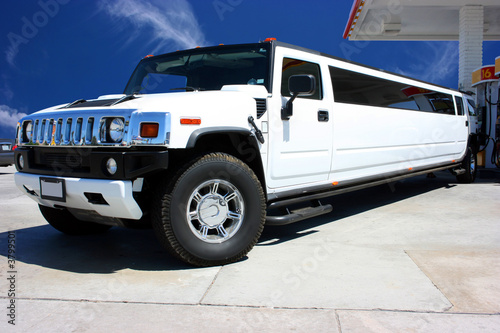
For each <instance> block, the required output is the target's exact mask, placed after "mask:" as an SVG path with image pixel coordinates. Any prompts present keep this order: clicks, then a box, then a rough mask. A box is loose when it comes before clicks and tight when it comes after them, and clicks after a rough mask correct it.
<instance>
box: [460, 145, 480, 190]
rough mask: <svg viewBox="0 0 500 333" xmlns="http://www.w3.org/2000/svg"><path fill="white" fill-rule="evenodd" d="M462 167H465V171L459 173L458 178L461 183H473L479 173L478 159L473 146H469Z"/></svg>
mask: <svg viewBox="0 0 500 333" xmlns="http://www.w3.org/2000/svg"><path fill="white" fill-rule="evenodd" d="M462 167H463V168H464V169H465V173H463V174H461V175H458V176H457V180H458V181H459V182H460V183H473V182H474V180H475V179H476V174H477V161H476V154H474V152H473V151H472V149H471V148H467V155H465V159H464V161H463V162H462Z"/></svg>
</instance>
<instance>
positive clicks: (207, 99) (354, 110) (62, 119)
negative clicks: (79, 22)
mask: <svg viewBox="0 0 500 333" xmlns="http://www.w3.org/2000/svg"><path fill="white" fill-rule="evenodd" d="M469 107H471V106H470V104H469V103H468V98H467V96H466V95H464V94H462V93H461V92H459V91H456V90H452V89H448V88H444V87H440V86H436V85H432V84H429V83H426V82H422V81H418V80H414V79H411V78H408V77H404V76H401V75H398V74H393V73H389V72H386V71H383V70H379V69H376V68H371V67H367V66H363V65H360V64H357V63H353V62H349V61H346V60H342V59H339V58H336V57H333V56H330V55H327V54H323V53H320V52H317V51H312V50H309V49H305V48H301V47H297V46H293V45H289V44H286V43H282V42H279V41H276V40H275V39H274V38H268V39H266V40H265V41H262V42H259V43H252V44H240V45H219V46H215V47H203V48H194V49H190V50H182V51H177V52H173V53H168V54H164V55H158V56H147V57H145V58H144V59H142V60H141V61H140V62H139V64H138V66H137V68H136V69H135V71H134V72H133V73H132V76H131V78H130V80H129V82H128V84H127V85H126V87H125V91H124V92H123V94H117V95H105V96H101V97H99V98H97V99H90V100H85V99H80V100H76V101H74V102H71V103H66V104H61V105H58V106H54V107H51V108H48V109H45V110H42V111H39V112H35V113H33V114H30V115H28V116H26V117H24V118H23V119H21V120H20V121H19V124H18V130H17V139H16V141H17V142H16V143H17V149H16V151H15V162H16V168H17V171H18V172H16V174H15V182H16V185H17V187H18V188H19V189H20V190H21V191H22V192H24V193H25V194H26V195H28V196H29V197H30V198H32V199H33V200H35V201H36V202H37V203H38V205H39V208H40V211H41V213H42V215H43V216H44V217H45V219H46V220H47V221H48V223H49V224H51V225H52V226H53V227H54V228H56V229H57V230H59V231H61V232H63V233H66V234H90V233H98V232H104V231H106V230H107V229H109V228H110V227H112V226H125V227H141V226H148V225H149V226H152V228H153V230H154V232H155V234H156V235H157V237H158V239H159V241H160V242H161V244H162V245H163V246H164V247H165V248H166V249H167V250H168V251H169V252H170V253H172V254H173V255H174V256H176V257H177V258H179V259H181V260H183V261H185V262H187V263H190V264H192V265H196V266H210V265H222V264H227V263H231V262H235V261H237V260H239V259H241V258H242V257H244V256H246V255H247V253H248V252H249V251H250V250H251V249H252V247H253V246H254V245H255V244H256V242H257V241H258V240H259V237H260V235H261V232H262V230H263V228H264V226H265V225H266V224H268V225H285V224H289V223H293V222H297V221H300V220H303V219H306V218H310V217H314V216H318V215H321V214H326V213H329V212H330V211H331V210H332V206H331V205H330V204H322V203H321V201H320V200H322V199H324V198H326V197H330V196H333V195H336V194H339V193H345V192H348V191H353V190H357V189H361V188H365V187H368V186H375V185H380V184H384V183H388V182H392V181H397V180H400V179H403V178H406V177H410V176H416V175H422V174H427V173H431V172H435V171H438V170H446V169H448V170H450V171H451V172H452V173H454V174H455V175H456V176H457V178H458V180H459V181H461V182H472V181H473V180H474V178H475V175H476V168H475V164H476V161H475V154H474V153H473V146H472V142H474V140H475V138H474V134H473V133H471V131H470V129H469V119H468V112H467V110H468V108H469Z"/></svg>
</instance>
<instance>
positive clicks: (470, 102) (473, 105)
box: [467, 98, 478, 117]
mask: <svg viewBox="0 0 500 333" xmlns="http://www.w3.org/2000/svg"><path fill="white" fill-rule="evenodd" d="M467 109H468V111H469V116H471V117H473V116H477V114H478V112H477V109H476V103H475V102H474V101H473V100H470V99H468V98H467Z"/></svg>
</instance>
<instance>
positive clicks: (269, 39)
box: [264, 37, 276, 42]
mask: <svg viewBox="0 0 500 333" xmlns="http://www.w3.org/2000/svg"><path fill="white" fill-rule="evenodd" d="M273 40H276V38H274V37H269V38H266V39H265V40H264V42H271V41H273Z"/></svg>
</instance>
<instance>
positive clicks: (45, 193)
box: [40, 177, 66, 202]
mask: <svg viewBox="0 0 500 333" xmlns="http://www.w3.org/2000/svg"><path fill="white" fill-rule="evenodd" d="M40 196H41V197H42V199H46V200H53V201H60V202H66V183H65V181H64V179H60V178H46V177H40Z"/></svg>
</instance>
